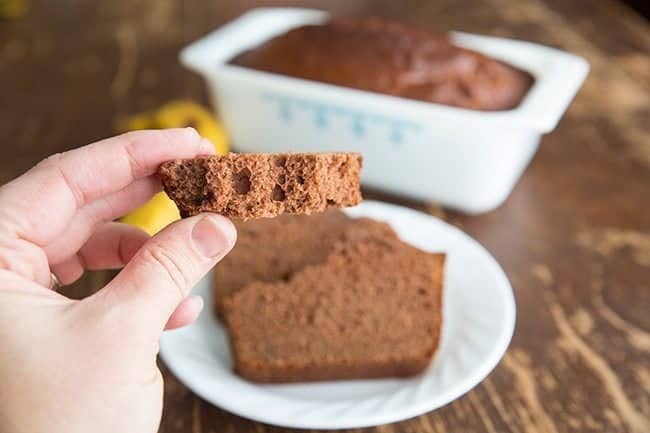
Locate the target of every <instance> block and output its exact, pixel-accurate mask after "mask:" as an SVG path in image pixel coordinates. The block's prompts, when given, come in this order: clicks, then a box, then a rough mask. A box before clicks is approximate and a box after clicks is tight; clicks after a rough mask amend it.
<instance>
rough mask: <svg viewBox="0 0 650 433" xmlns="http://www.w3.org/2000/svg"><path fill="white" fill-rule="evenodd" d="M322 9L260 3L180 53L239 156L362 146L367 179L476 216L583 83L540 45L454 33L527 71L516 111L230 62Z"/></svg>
mask: <svg viewBox="0 0 650 433" xmlns="http://www.w3.org/2000/svg"><path fill="white" fill-rule="evenodd" d="M327 18H328V14H327V13H325V12H322V11H318V10H311V9H294V8H261V9H254V10H252V11H250V12H248V13H246V14H244V15H242V16H240V17H239V18H237V19H235V20H234V21H232V22H230V23H229V24H227V25H225V26H223V27H221V28H219V29H218V30H216V31H215V32H213V33H211V34H209V35H207V36H206V37H204V38H202V39H200V40H199V41H196V42H194V43H192V44H191V45H190V46H188V47H187V48H185V49H184V50H183V51H182V52H181V61H182V62H183V63H184V64H185V65H186V66H188V67H189V68H191V69H193V70H195V71H197V72H198V73H200V74H202V75H203V77H204V78H205V79H206V81H207V83H208V87H209V89H210V91H211V95H212V100H213V102H214V104H215V106H216V107H217V110H218V112H219V114H220V116H221V118H222V120H223V122H224V124H225V126H226V128H227V130H228V133H229V135H230V138H231V139H232V142H233V144H234V146H235V149H236V150H237V151H240V152H283V151H291V152H309V151H312V152H313V151H356V152H361V153H362V154H363V157H364V168H363V174H362V180H363V182H364V184H365V185H367V186H369V187H373V188H377V189H381V190H384V191H388V192H391V193H395V194H400V195H403V196H407V197H411V198H415V199H420V200H426V201H433V202H438V203H440V204H442V205H444V206H448V207H451V208H455V209H458V210H460V211H464V212H467V213H480V212H486V211H489V210H492V209H494V208H496V207H497V206H499V205H500V204H501V203H502V202H503V201H504V200H505V199H506V197H507V196H508V194H509V193H510V191H511V190H512V188H513V187H514V185H515V183H516V182H517V180H518V179H519V177H520V176H521V174H522V172H523V171H524V169H525V168H526V166H527V164H528V162H529V161H530V159H531V158H532V156H533V155H534V154H535V151H536V150H537V146H538V143H539V140H540V137H541V135H542V134H544V133H547V132H549V131H551V130H553V129H554V128H555V125H556V124H557V122H558V121H559V119H560V117H561V116H562V114H563V113H564V111H565V110H566V108H567V106H568V105H569V103H570V102H571V100H572V99H573V97H574V95H575V93H576V92H577V91H578V89H579V88H580V86H581V84H582V82H583V81H584V79H585V77H586V75H587V72H588V69H589V66H588V64H587V63H586V62H585V60H584V59H582V58H580V57H577V56H574V55H571V54H568V53H565V52H562V51H559V50H556V49H552V48H548V47H544V46H541V45H536V44H532V43H528V42H521V41H514V40H508V39H501V38H494V37H487V36H477V35H471V34H466V33H453V34H452V38H453V41H454V43H456V44H458V45H461V46H464V47H467V48H470V49H473V50H475V51H479V52H482V53H484V54H486V55H489V56H491V57H493V58H496V59H500V60H503V61H505V62H507V63H510V64H512V65H515V66H518V67H520V68H522V69H524V70H527V71H529V72H530V73H531V74H533V75H534V76H535V80H536V81H535V84H534V85H533V87H532V88H531V90H530V91H529V92H528V94H527V95H526V97H525V99H524V100H523V102H522V103H521V104H520V105H519V106H518V107H517V108H515V109H513V110H508V111H497V112H483V111H475V110H467V109H462V108H456V107H450V106H445V105H441V104H433V103H426V102H420V101H414V100H409V99H404V98H397V97H393V96H387V95H381V94H377V93H371V92H365V91H360V90H354V89H349V88H344V87H340V86H334V85H329V84H322V83H318V82H314V81H307V80H303V79H297V78H291V77H286V76H281V75H276V74H270V73H267V72H260V71H255V70H251V69H247V68H243V67H239V66H232V65H228V64H227V63H228V61H229V60H230V59H231V58H233V57H234V56H235V55H237V54H238V53H240V52H241V51H244V50H247V49H250V48H253V47H255V46H257V45H259V44H260V43H262V42H264V41H266V40H267V39H269V38H271V37H273V36H277V35H279V34H282V33H284V32H286V31H287V30H289V29H291V28H294V27H298V26H301V25H303V24H307V23H317V22H323V21H325V20H327Z"/></svg>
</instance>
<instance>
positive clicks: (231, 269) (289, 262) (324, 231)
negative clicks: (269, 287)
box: [213, 209, 353, 316]
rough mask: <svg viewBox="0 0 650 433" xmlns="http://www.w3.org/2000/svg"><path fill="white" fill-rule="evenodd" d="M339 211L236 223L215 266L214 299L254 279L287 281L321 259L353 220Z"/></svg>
mask: <svg viewBox="0 0 650 433" xmlns="http://www.w3.org/2000/svg"><path fill="white" fill-rule="evenodd" d="M352 221H353V220H352V219H350V218H348V217H347V216H346V215H345V214H344V213H343V212H341V211H340V210H337V209H334V210H328V211H326V212H323V213H317V214H313V215H286V214H285V215H280V216H278V217H276V218H260V219H253V220H249V221H241V220H237V221H235V222H234V223H235V227H236V228H237V244H236V245H235V247H234V248H233V249H232V251H230V253H228V255H227V256H226V257H224V258H223V259H222V260H221V261H220V262H219V263H218V264H217V266H216V267H215V269H214V272H213V286H214V290H213V300H214V306H215V309H216V312H217V315H218V316H221V306H220V305H221V301H222V300H223V298H224V297H225V296H227V295H229V294H230V293H233V292H235V291H236V290H239V289H241V288H243V287H244V286H246V285H247V284H250V283H252V282H253V281H264V282H273V281H286V280H288V279H289V277H290V276H291V275H292V274H294V273H295V272H297V271H299V270H301V269H302V268H304V267H305V266H308V265H316V264H319V263H322V262H323V261H325V259H326V258H327V255H328V254H329V252H330V250H331V249H332V247H333V245H334V243H335V242H336V240H337V239H338V238H339V237H340V235H341V234H342V233H343V231H344V230H345V228H346V227H348V226H349V225H350V224H351V223H352Z"/></svg>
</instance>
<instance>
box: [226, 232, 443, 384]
mask: <svg viewBox="0 0 650 433" xmlns="http://www.w3.org/2000/svg"><path fill="white" fill-rule="evenodd" d="M365 221H366V222H365V223H363V224H366V225H367V228H366V229H363V228H359V227H351V228H350V229H349V230H346V231H345V232H344V234H343V235H342V237H341V238H340V240H339V241H338V242H337V243H336V245H334V247H333V250H332V252H331V253H330V254H329V256H328V258H327V259H326V261H325V262H324V263H322V264H320V265H315V266H307V267H305V268H304V269H303V270H301V271H299V272H297V273H295V274H294V275H293V276H292V277H291V278H290V279H289V280H288V281H279V282H271V283H267V282H253V283H251V284H249V285H248V286H246V287H245V288H243V289H241V290H239V291H236V292H235V293H233V294H232V295H230V296H228V297H227V298H226V299H225V300H224V302H223V309H224V315H225V319H226V324H227V327H228V330H229V332H230V341H231V347H232V351H233V354H234V360H235V371H236V372H237V373H238V374H240V375H241V376H243V377H244V378H247V379H249V380H252V381H257V382H298V381H316V380H336V379H361V378H376V377H401V376H410V375H414V374H417V373H419V372H421V371H422V370H424V369H425V368H426V367H427V366H428V365H429V363H430V361H431V358H432V356H433V354H434V353H435V351H436V349H437V347H438V342H439V337H440V328H441V316H442V281H443V265H444V255H442V254H431V253H426V252H424V251H421V250H419V249H417V248H414V247H412V246H409V245H407V244H405V243H403V242H401V241H400V240H399V239H397V238H396V237H392V236H387V235H386V231H385V230H381V229H379V230H373V229H372V228H371V227H372V226H375V227H379V226H382V225H384V226H385V224H383V223H378V222H375V221H370V220H365Z"/></svg>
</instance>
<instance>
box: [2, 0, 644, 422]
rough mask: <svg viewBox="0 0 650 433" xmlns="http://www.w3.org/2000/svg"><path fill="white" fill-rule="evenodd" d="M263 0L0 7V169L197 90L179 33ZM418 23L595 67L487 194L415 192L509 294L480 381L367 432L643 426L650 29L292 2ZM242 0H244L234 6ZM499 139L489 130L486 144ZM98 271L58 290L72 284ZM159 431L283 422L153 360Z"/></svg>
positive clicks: (516, 9) (602, 7) (576, 17)
mask: <svg viewBox="0 0 650 433" xmlns="http://www.w3.org/2000/svg"><path fill="white" fill-rule="evenodd" d="M274 3H280V2H274V1H264V2H262V1H246V2H235V1H212V2H204V1H201V0H193V1H189V0H186V1H182V2H179V1H175V0H141V1H131V0H112V1H102V2H100V1H97V2H87V1H81V0H59V1H57V2H48V1H44V0H32V1H31V10H30V13H29V15H28V16H27V17H25V18H24V19H22V20H18V21H13V22H0V89H2V90H1V92H2V93H1V96H0V143H1V145H0V182H5V181H7V180H9V179H11V178H13V177H14V176H16V175H18V174H19V173H21V172H23V171H24V170H26V169H27V168H28V167H30V166H31V165H33V164H34V163H36V162H37V161H38V160H40V159H41V158H43V157H45V156H46V155H49V154H51V153H54V152H60V151H63V150H66V149H69V148H72V147H76V146H79V145H82V144H85V143H89V142H92V141H93V140H96V139H98V138H100V137H105V136H108V135H111V134H112V132H113V131H112V125H113V121H114V119H115V117H116V116H117V115H119V114H128V113H132V112H137V111H139V110H146V109H151V108H153V107H156V106H158V105H160V104H162V103H164V102H165V101H168V100H171V99H176V98H179V97H190V98H194V99H196V100H199V101H203V102H207V99H206V90H205V88H204V87H203V85H202V83H201V81H200V80H199V79H198V77H196V76H194V75H192V74H191V73H189V72H187V71H185V70H183V69H182V68H181V67H180V66H179V64H178V62H177V60H176V57H177V53H178V50H179V48H180V47H182V46H183V45H185V44H186V43H187V42H188V41H191V40H194V39H196V38H197V37H199V36H200V35H203V34H205V33H207V32H208V31H209V30H211V29H212V28H214V27H216V26H217V25H219V24H221V23H223V22H225V21H227V20H229V19H231V18H233V17H235V16H236V15H238V14H239V13H241V12H242V11H243V10H244V9H246V8H248V7H252V6H254V5H256V4H263V5H271V4H274ZM282 3H284V4H285V5H286V4H288V3H290V4H295V5H300V4H308V5H309V6H312V7H320V8H323V9H329V10H331V11H334V12H336V13H341V14H374V15H379V16H385V17H392V18H398V19H402V20H404V21H407V22H412V23H415V24H419V25H421V26H425V27H430V28H432V29H441V30H446V29H458V30H465V31H470V32H477V33H484V34H492V35H498V36H507V37H516V38H522V39H527V40H531V41H535V42H541V43H544V44H548V45H552V46H556V47H560V48H562V49H566V50H568V51H571V52H574V53H577V54H579V55H581V56H584V57H585V58H587V59H588V60H589V62H590V63H591V66H592V72H591V74H590V76H589V79H588V80H587V82H586V84H585V86H584V88H583V89H582V91H581V92H580V94H579V95H578V97H577V99H576V100H575V102H574V103H573V104H572V106H571V108H570V110H569V111H568V113H567V114H566V116H565V117H564V119H563V120H562V122H561V123H560V125H559V126H558V128H557V129H556V130H555V131H554V132H553V133H551V134H549V135H548V136H546V137H545V138H544V141H543V143H542V146H541V148H540V151H539V153H538V154H537V156H536V157H535V159H534V161H533V162H532V164H531V166H530V168H529V169H528V171H527V172H526V173H525V174H524V176H523V178H522V180H521V182H520V183H519V184H518V186H517V187H516V189H515V190H514V192H513V194H512V196H511V197H510V198H509V199H508V200H507V202H506V203H505V204H504V205H503V206H502V207H501V208H500V209H498V210H496V211H494V212H491V213H489V214H486V215H482V216H474V217H469V216H463V215H459V214H457V213H454V212H448V211H444V210H441V209H440V208H438V207H436V206H433V205H422V204H414V206H415V207H418V208H421V209H423V210H425V211H429V212H433V213H435V214H436V215H439V216H441V217H443V218H444V219H446V220H447V221H449V222H451V223H452V224H454V225H456V226H458V227H461V228H462V229H463V230H465V231H466V232H467V233H469V234H470V235H472V236H474V237H475V238H477V239H478V240H479V241H480V242H481V243H482V244H483V245H485V246H486V247H487V248H488V249H489V250H490V251H491V252H492V253H493V254H494V255H495V256H496V258H497V259H498V260H499V262H500V263H501V264H502V266H503V267H504V268H505V270H506V272H507V274H508V276H509V277H510V280H511V282H512V285H513V286H514V289H515V294H516V299H517V304H518V311H519V314H518V321H517V328H516V332H515V335H514V338H513V341H512V344H511V346H510V349H509V350H508V352H507V354H506V356H505V357H504V359H503V361H502V362H501V363H500V364H499V366H498V367H497V368H496V370H495V371H494V372H493V373H492V374H491V375H490V376H489V377H488V378H487V379H486V380H485V381H483V383H482V384H481V385H479V386H478V387H476V388H475V389H474V390H472V391H471V392H469V393H468V394H467V395H465V396H463V397H462V398H460V399H458V400H457V401H455V402H453V403H451V404H449V405H447V406H446V407H444V408H442V409H439V410H437V411H435V412H433V413H429V414H427V415H424V416H420V417H418V418H415V419H412V420H409V421H404V422H401V423H398V424H394V425H388V426H383V427H377V428H375V429H367V431H371V430H372V431H378V432H379V431H381V432H389V433H391V432H395V433H397V432H416V431H417V432H438V433H442V432H488V433H495V432H548V433H553V432H591V431H593V432H596V431H598V432H600V431H603V432H636V433H641V432H649V431H650V427H649V426H650V368H649V366H650V56H649V55H648V53H650V27H649V26H648V24H647V22H644V21H643V20H642V19H641V18H640V17H639V16H637V15H635V14H634V13H633V12H631V11H630V10H629V9H626V8H625V7H624V6H621V5H620V4H619V3H616V2H615V1H613V0H605V1H598V2H594V1H591V0H574V1H570V2H567V1H564V0H528V1H519V0H484V1H474V2H473V1H470V0H445V1H443V0H439V1H430V0H421V1H399V2H397V1H390V0H383V1H376V0H375V1H370V0H366V1H361V0H358V1H350V0H336V1H332V0H330V1H325V0H321V1H309V2H307V1H292V2H282ZM244 5H245V6H244ZM495 151H496V152H498V143H495ZM105 279H106V275H105V274H90V275H88V276H87V277H85V278H84V280H83V281H82V282H81V283H80V284H77V285H76V286H74V287H72V288H70V290H69V293H70V294H71V295H72V296H83V295H84V294H87V293H89V292H91V291H93V290H96V289H97V288H98V287H100V285H101V283H102V282H103V281H105ZM165 376H166V377H165V379H166V384H167V388H166V394H165V413H164V418H163V422H162V426H161V429H160V431H161V432H165V433H172V432H206V433H207V432H221V431H228V432H238V433H243V432H253V431H255V432H261V431H267V430H268V431H276V432H281V431H286V429H281V428H275V427H270V426H266V425H262V424H258V423H255V422H252V421H248V420H245V419H241V418H238V417H237V416H234V415H231V414H229V413H226V412H224V411H222V410H220V409H217V408H215V407H212V406H211V405H209V404H207V403H205V402H203V401H202V400H201V399H199V398H198V397H196V396H194V395H193V394H192V393H191V392H190V391H188V390H187V389H186V388H185V387H184V386H183V385H182V384H181V383H180V382H178V381H177V380H176V379H175V378H174V377H173V376H172V375H171V374H170V373H168V372H165Z"/></svg>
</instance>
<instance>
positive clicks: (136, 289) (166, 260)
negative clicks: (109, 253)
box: [99, 214, 237, 333]
mask: <svg viewBox="0 0 650 433" xmlns="http://www.w3.org/2000/svg"><path fill="white" fill-rule="evenodd" d="M236 238H237V233H236V231H235V227H234V226H233V224H232V223H231V222H230V220H228V219H227V218H225V217H222V216H220V215H216V214H202V215H197V216H195V217H192V218H186V219H183V220H181V221H178V222H176V223H174V224H171V225H170V226H168V227H167V228H165V229H164V230H163V231H162V232H160V233H158V234H157V235H155V236H154V237H152V238H151V239H149V240H148V241H147V242H146V243H145V244H144V245H143V246H142V248H140V250H139V251H138V252H137V253H136V254H135V256H133V258H132V259H131V260H130V261H129V263H128V264H127V265H126V266H125V267H124V269H123V270H122V271H121V272H120V273H119V274H118V275H117V276H116V277H115V278H114V279H113V280H112V281H111V282H110V283H109V284H108V285H107V286H106V287H105V288H104V289H103V290H102V291H100V292H99V294H101V295H104V296H103V297H104V300H110V302H116V303H118V304H119V305H117V306H116V307H117V308H118V309H120V310H122V309H125V313H126V314H127V317H130V318H131V320H129V322H131V323H133V322H134V321H135V323H136V324H137V325H138V326H140V324H146V325H143V326H146V328H147V329H146V330H147V331H152V332H157V333H159V332H162V330H163V329H164V327H165V324H166V323H167V320H168V319H169V317H170V316H171V314H172V313H173V312H174V310H175V309H176V307H177V306H178V305H179V304H180V302H181V301H182V300H183V299H185V297H186V296H187V295H188V294H189V292H190V290H191V289H192V287H193V286H194V285H195V284H196V283H197V282H198V281H199V280H200V279H201V278H202V277H203V276H204V275H205V274H206V273H207V272H208V271H209V270H210V269H211V268H212V267H213V266H214V265H215V264H216V263H217V262H218V261H219V260H221V258H222V257H223V256H225V255H226V254H227V253H228V252H229V251H230V250H231V249H232V247H233V245H234V244H235V240H236Z"/></svg>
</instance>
